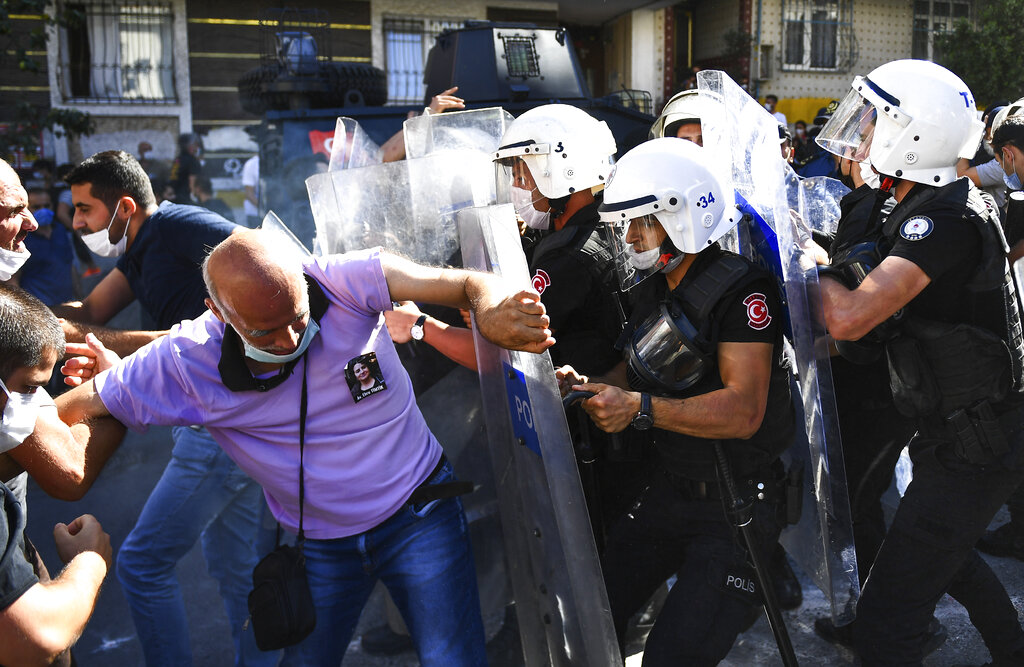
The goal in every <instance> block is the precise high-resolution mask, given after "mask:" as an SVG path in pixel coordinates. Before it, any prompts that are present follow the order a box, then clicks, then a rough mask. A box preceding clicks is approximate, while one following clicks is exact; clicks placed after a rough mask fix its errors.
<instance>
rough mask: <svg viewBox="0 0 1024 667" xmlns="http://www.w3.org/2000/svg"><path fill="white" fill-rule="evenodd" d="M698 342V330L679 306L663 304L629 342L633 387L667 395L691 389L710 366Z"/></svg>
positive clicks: (630, 375)
mask: <svg viewBox="0 0 1024 667" xmlns="http://www.w3.org/2000/svg"><path fill="white" fill-rule="evenodd" d="M698 340H699V334H698V332H697V329H696V328H695V327H694V326H693V324H691V323H690V320H689V319H688V318H687V317H686V315H685V314H684V313H683V312H682V308H681V307H679V305H678V304H665V303H663V304H661V307H660V308H659V309H658V310H656V311H654V312H653V313H651V315H650V316H649V317H648V318H647V319H646V320H644V321H643V323H641V324H640V326H639V327H637V329H636V331H635V332H633V337H632V339H631V340H630V342H629V350H628V361H627V375H628V376H629V378H630V384H631V385H632V386H635V387H637V388H651V389H663V390H666V391H681V390H683V389H686V388H688V387H692V386H693V385H695V384H696V383H697V382H699V381H700V379H701V378H703V377H704V374H705V373H707V370H708V368H709V367H710V366H711V362H710V360H709V359H708V357H707V355H705V354H704V352H703V351H702V350H701V346H700V345H699V343H698Z"/></svg>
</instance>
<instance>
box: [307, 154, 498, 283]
mask: <svg viewBox="0 0 1024 667" xmlns="http://www.w3.org/2000/svg"><path fill="white" fill-rule="evenodd" d="M306 187H307V189H308V190H309V199H310V205H311V206H312V209H313V218H314V220H315V221H316V238H317V244H318V247H319V248H320V249H321V250H322V252H324V253H336V252H345V251H348V250H358V249H361V248H369V247H373V246H378V245H379V246H383V247H385V248H387V249H388V250H391V251H393V252H396V253H400V254H402V255H405V256H406V257H409V258H411V259H414V260H416V261H419V262H423V263H427V264H435V265H437V264H446V263H449V262H451V261H452V257H453V256H454V255H455V252H456V251H457V250H458V246H459V243H458V233H457V231H456V227H455V221H454V218H453V214H454V212H455V211H457V210H459V209H461V208H466V207H470V206H485V205H488V204H490V203H492V202H493V201H494V168H493V165H492V164H491V156H490V153H485V152H483V151H477V150H471V149H458V150H450V151H443V152H440V153H436V154H433V155H429V156H426V157H422V158H417V159H413V160H402V161H400V162H389V163H385V164H379V165H373V166H369V167H360V168H354V169H344V170H342V171H334V172H327V173H323V174H316V175H314V176H312V177H310V178H309V179H308V180H307V181H306Z"/></svg>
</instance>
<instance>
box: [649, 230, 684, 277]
mask: <svg viewBox="0 0 1024 667" xmlns="http://www.w3.org/2000/svg"><path fill="white" fill-rule="evenodd" d="M683 257H685V255H684V254H683V253H681V252H679V249H678V248H676V246H675V244H674V243H672V240H671V239H669V238H668V237H667V236H666V237H665V240H664V241H662V243H661V256H660V257H658V262H657V263H656V264H655V265H654V269H655V270H654V271H652V273H655V272H659V271H660V272H661V273H668V272H669V271H671V270H672V269H674V268H676V267H677V266H679V263H680V262H682V261H683Z"/></svg>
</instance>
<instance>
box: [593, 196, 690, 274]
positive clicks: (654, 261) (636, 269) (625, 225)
mask: <svg viewBox="0 0 1024 667" xmlns="http://www.w3.org/2000/svg"><path fill="white" fill-rule="evenodd" d="M605 224H606V225H607V228H608V239H609V241H610V242H611V248H612V253H613V255H614V261H615V271H616V273H618V276H619V287H620V288H621V289H622V290H623V291H625V290H629V289H632V288H633V287H636V286H637V285H639V284H640V283H642V282H644V281H645V280H647V279H648V278H650V277H651V276H652V275H654V274H655V273H658V272H659V271H664V270H665V269H667V268H669V267H670V265H671V266H674V265H675V264H678V261H677V258H682V253H680V252H678V251H676V250H675V248H674V247H670V248H665V247H663V245H664V244H665V241H666V240H667V238H668V237H667V235H666V234H665V230H664V229H663V228H662V226H661V223H660V222H658V219H657V218H655V217H654V216H653V215H644V216H640V217H638V218H633V219H632V220H621V221H615V222H607V223H605ZM666 251H667V252H666Z"/></svg>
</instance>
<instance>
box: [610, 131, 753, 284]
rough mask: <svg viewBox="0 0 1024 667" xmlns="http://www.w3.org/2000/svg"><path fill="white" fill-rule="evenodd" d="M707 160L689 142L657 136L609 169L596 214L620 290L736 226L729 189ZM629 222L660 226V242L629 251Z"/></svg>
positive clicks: (736, 215) (704, 152) (705, 153)
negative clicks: (606, 229)
mask: <svg viewBox="0 0 1024 667" xmlns="http://www.w3.org/2000/svg"><path fill="white" fill-rule="evenodd" d="M710 157H711V156H710V153H709V152H708V151H707V150H706V149H704V148H701V147H700V146H698V145H696V144H694V143H692V142H690V141H686V140H685V139H677V138H675V137H663V138H660V139H652V140H651V141H648V142H645V143H643V144H640V145H639V146H637V147H636V148H634V149H633V150H631V151H629V152H628V153H626V154H625V155H623V156H622V159H620V160H619V161H618V163H617V164H616V165H615V169H614V170H613V171H612V175H611V176H610V177H609V180H608V186H607V187H606V188H605V192H604V202H603V203H602V204H601V206H600V207H599V209H598V211H599V213H600V216H601V220H602V221H603V222H605V223H607V224H608V225H609V226H610V228H611V240H612V245H613V251H615V253H616V265H617V268H618V269H619V277H620V279H621V282H622V287H623V289H629V288H630V287H632V286H634V285H636V284H638V283H639V282H641V281H642V280H643V279H644V278H646V277H647V276H648V275H651V274H652V273H654V272H656V271H669V270H671V269H672V268H674V267H675V266H676V265H678V263H679V262H680V261H681V260H682V256H683V253H686V254H696V253H698V252H700V251H701V250H704V249H705V248H707V247H708V246H710V245H711V244H712V243H714V242H715V241H717V240H718V239H720V238H721V237H722V236H724V235H725V234H726V233H727V232H728V231H729V230H730V229H732V228H733V227H735V226H736V223H737V222H738V220H739V217H740V216H739V213H738V212H737V209H736V206H735V195H734V194H733V190H732V186H731V184H730V183H729V181H728V179H727V178H724V177H723V176H722V175H720V174H719V173H718V172H717V171H716V170H714V169H713V168H712V167H711V166H710V165H711V160H710ZM633 221H635V222H634V223H633V224H636V225H639V226H640V227H644V226H646V227H652V226H654V225H655V222H656V223H657V224H660V225H661V227H662V229H664V230H665V234H666V239H665V242H663V243H662V244H661V246H660V247H658V248H644V249H643V250H636V249H634V247H633V242H630V243H626V241H625V238H626V236H627V233H628V232H629V228H630V225H631V222H633ZM655 250H656V251H657V252H656V253H655V252H654V251H655ZM648 253H649V254H648ZM652 259H653V260H654V261H650V260H652Z"/></svg>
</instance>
